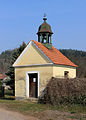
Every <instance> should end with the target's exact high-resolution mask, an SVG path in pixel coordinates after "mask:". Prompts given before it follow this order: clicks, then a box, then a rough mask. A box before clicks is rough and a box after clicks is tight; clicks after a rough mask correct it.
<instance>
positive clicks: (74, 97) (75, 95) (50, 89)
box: [39, 78, 86, 105]
mask: <svg viewBox="0 0 86 120" xmlns="http://www.w3.org/2000/svg"><path fill="white" fill-rule="evenodd" d="M39 102H40V103H49V104H52V105H58V104H83V105H86V78H82V79H81V78H76V79H58V78H51V80H50V82H49V83H48V84H47V87H46V88H45V90H44V92H43V95H42V96H40V98H39Z"/></svg>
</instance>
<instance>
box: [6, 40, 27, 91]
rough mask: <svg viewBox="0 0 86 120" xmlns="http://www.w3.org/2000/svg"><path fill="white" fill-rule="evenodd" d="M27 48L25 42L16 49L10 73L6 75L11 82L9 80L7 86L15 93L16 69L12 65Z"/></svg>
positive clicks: (9, 68) (12, 57)
mask: <svg viewBox="0 0 86 120" xmlns="http://www.w3.org/2000/svg"><path fill="white" fill-rule="evenodd" d="M25 47H26V44H25V42H23V43H22V45H20V47H19V48H16V49H14V51H13V53H12V56H11V61H10V65H9V66H8V72H7V73H6V75H7V76H9V77H10V80H8V81H7V82H6V84H7V85H9V86H10V87H11V88H12V90H13V91H15V85H14V83H15V73H14V67H13V66H12V65H13V63H14V62H15V61H16V59H17V58H18V56H19V55H20V54H21V52H22V51H23V50H24V48H25ZM13 93H15V92H13Z"/></svg>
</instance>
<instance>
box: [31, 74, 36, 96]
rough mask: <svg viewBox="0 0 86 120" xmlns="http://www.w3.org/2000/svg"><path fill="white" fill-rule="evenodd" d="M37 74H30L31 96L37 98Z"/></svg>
mask: <svg viewBox="0 0 86 120" xmlns="http://www.w3.org/2000/svg"><path fill="white" fill-rule="evenodd" d="M37 81H38V80H37V74H30V75H29V96H30V97H34V98H37V93H38V90H37V88H38V87H37V83H38V82H37Z"/></svg>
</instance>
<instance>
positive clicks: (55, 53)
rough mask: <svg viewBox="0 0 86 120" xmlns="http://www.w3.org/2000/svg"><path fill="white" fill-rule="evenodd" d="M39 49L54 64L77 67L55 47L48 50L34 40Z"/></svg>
mask: <svg viewBox="0 0 86 120" xmlns="http://www.w3.org/2000/svg"><path fill="white" fill-rule="evenodd" d="M32 41H33V42H34V43H35V44H36V45H37V47H38V48H40V50H41V51H42V52H43V53H44V54H45V55H46V56H47V57H48V58H49V59H50V60H51V61H52V62H53V63H54V64H59V65H67V66H73V67H77V65H75V64H74V63H73V62H71V61H70V60H69V59H68V58H67V57H65V56H64V55H63V54H62V53H61V52H60V51H59V50H57V49H56V48H55V47H52V49H48V48H46V47H45V46H44V45H43V44H42V43H40V42H37V41H35V40H32Z"/></svg>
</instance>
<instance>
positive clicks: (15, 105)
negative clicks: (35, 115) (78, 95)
mask: <svg viewBox="0 0 86 120" xmlns="http://www.w3.org/2000/svg"><path fill="white" fill-rule="evenodd" d="M12 98H13V97H12ZM0 106H3V107H6V108H8V109H10V110H14V111H16V110H17V111H19V112H22V113H27V112H28V111H32V112H41V111H44V110H58V111H65V112H70V113H71V114H75V113H86V106H82V105H59V106H52V105H49V104H39V103H34V102H31V101H30V100H22V101H16V100H12V99H11V100H7V99H0Z"/></svg>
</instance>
